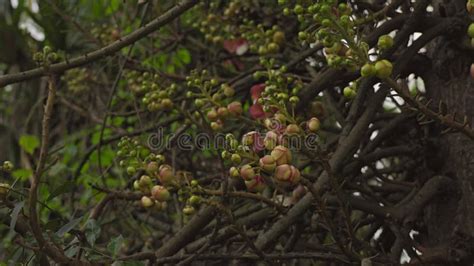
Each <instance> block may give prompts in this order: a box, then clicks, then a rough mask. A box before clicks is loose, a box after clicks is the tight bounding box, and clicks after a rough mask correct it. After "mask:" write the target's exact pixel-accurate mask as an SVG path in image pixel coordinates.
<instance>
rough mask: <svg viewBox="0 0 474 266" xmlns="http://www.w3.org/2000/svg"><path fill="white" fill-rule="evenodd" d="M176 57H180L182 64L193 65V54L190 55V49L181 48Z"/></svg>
mask: <svg viewBox="0 0 474 266" xmlns="http://www.w3.org/2000/svg"><path fill="white" fill-rule="evenodd" d="M176 55H177V56H178V58H179V60H181V62H183V63H184V64H189V63H191V54H190V53H189V51H188V49H185V48H180V49H178V51H177V52H176Z"/></svg>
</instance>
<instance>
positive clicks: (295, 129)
mask: <svg viewBox="0 0 474 266" xmlns="http://www.w3.org/2000/svg"><path fill="white" fill-rule="evenodd" d="M285 132H286V134H289V135H292V134H299V133H300V132H301V129H300V127H299V126H298V125H296V124H289V125H288V126H287V127H286V129H285Z"/></svg>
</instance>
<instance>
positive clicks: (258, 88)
mask: <svg viewBox="0 0 474 266" xmlns="http://www.w3.org/2000/svg"><path fill="white" fill-rule="evenodd" d="M263 90H265V84H264V83H260V84H257V85H253V86H252V88H250V96H251V97H252V102H253V103H254V104H256V103H257V100H258V98H260V96H261V95H262V91H263Z"/></svg>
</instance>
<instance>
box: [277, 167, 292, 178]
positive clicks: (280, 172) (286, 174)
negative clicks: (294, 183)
mask: <svg viewBox="0 0 474 266" xmlns="http://www.w3.org/2000/svg"><path fill="white" fill-rule="evenodd" d="M290 176H291V166H290V165H289V164H282V165H279V166H278V167H277V168H276V169H275V179H276V180H278V181H285V182H286V181H288V180H289V179H290Z"/></svg>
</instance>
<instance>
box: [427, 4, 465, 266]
mask: <svg viewBox="0 0 474 266" xmlns="http://www.w3.org/2000/svg"><path fill="white" fill-rule="evenodd" d="M435 2H436V1H435ZM465 2H466V1H452V2H451V3H450V6H442V5H439V6H437V7H436V8H435V12H437V13H438V14H440V15H441V14H443V13H446V12H448V14H446V15H451V14H454V13H456V12H455V10H457V11H458V12H464V13H465ZM450 13H451V14H450ZM458 14H459V13H458ZM466 36H467V35H465V36H459V37H458V38H456V39H453V38H451V37H442V38H438V39H437V40H436V41H435V42H433V43H432V44H431V45H430V46H429V47H427V55H428V56H429V57H430V59H431V60H432V71H429V72H427V74H426V76H425V77H424V80H425V84H426V90H427V98H428V99H432V100H433V102H432V104H431V105H430V106H431V107H432V108H434V109H438V108H439V111H440V112H441V113H445V112H446V113H447V114H452V115H453V114H456V119H457V120H460V121H463V120H464V116H466V117H467V119H468V120H469V121H473V120H474V79H472V78H471V77H470V73H469V69H470V66H471V63H472V51H469V50H466V49H465V48H464V49H463V48H461V46H460V45H459V44H460V43H461V42H460V40H465V41H467V40H466V38H467V37H466ZM440 102H441V104H440ZM440 106H441V107H440ZM445 129H446V128H444V127H441V126H439V124H432V125H431V126H429V130H428V131H429V132H427V134H428V140H429V142H430V143H429V144H428V145H432V146H433V149H430V151H431V152H430V153H431V154H429V156H428V157H429V158H428V160H427V162H428V164H427V166H428V167H427V168H428V170H430V171H432V172H433V174H441V175H445V176H447V177H449V178H451V179H452V180H453V187H454V190H449V192H447V193H444V194H443V195H442V196H440V197H439V198H437V199H435V200H434V202H432V204H430V206H429V207H428V208H426V210H425V213H424V219H425V222H426V232H425V233H426V234H424V235H422V236H421V238H422V240H421V241H422V245H423V247H425V248H428V249H429V248H432V249H430V250H431V251H428V253H430V252H432V254H424V255H428V257H429V256H433V257H438V258H439V259H441V260H445V261H446V262H447V263H450V264H453V263H454V264H456V265H472V260H473V255H472V254H474V141H473V140H472V139H469V138H468V137H466V136H465V135H463V134H461V133H456V132H454V133H453V132H451V133H447V134H443V130H445ZM433 248H434V249H433ZM468 263H471V264H468Z"/></svg>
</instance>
